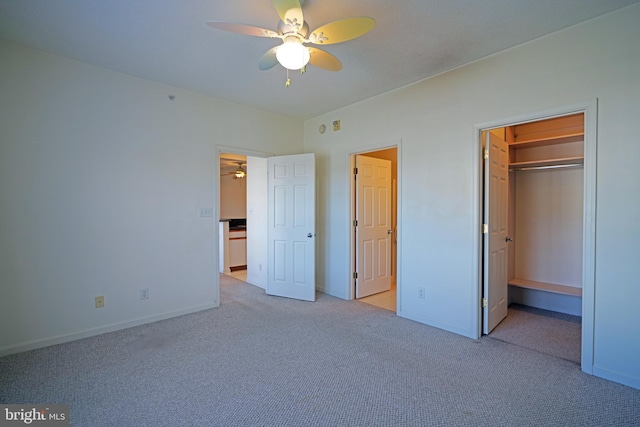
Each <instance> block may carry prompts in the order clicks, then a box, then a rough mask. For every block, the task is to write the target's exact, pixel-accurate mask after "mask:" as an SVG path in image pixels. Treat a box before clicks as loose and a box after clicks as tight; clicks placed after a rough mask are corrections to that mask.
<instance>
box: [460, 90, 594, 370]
mask: <svg viewBox="0 0 640 427" xmlns="http://www.w3.org/2000/svg"><path fill="white" fill-rule="evenodd" d="M581 112H582V113H584V204H583V241H582V360H581V367H582V371H583V372H586V373H588V374H593V350H594V343H593V337H594V320H595V319H594V316H595V313H594V311H595V255H596V252H595V245H596V241H595V238H596V156H597V150H596V147H597V123H598V118H597V117H598V116H597V115H598V100H597V99H594V100H592V101H587V102H583V103H579V104H575V105H568V106H564V107H558V108H553V109H549V110H544V111H539V112H535V113H529V114H524V115H521V116H516V117H511V118H505V119H500V120H495V121H492V122H487V123H481V124H477V125H475V126H474V127H473V138H472V141H473V146H472V162H473V164H472V168H473V171H474V173H473V176H474V180H475V183H474V197H473V203H474V204H475V206H474V212H475V215H474V223H473V227H474V228H473V229H474V230H477V232H475V233H474V239H475V244H474V251H475V256H474V259H475V260H476V277H477V278H478V284H477V288H476V293H475V294H476V295H475V304H473V305H472V307H473V308H472V310H473V313H472V319H474V321H475V325H474V327H473V330H475V331H476V333H477V337H478V338H479V337H480V336H481V334H482V331H481V327H482V309H481V307H480V302H481V298H482V296H481V295H482V279H483V278H482V231H481V226H482V167H481V162H482V155H481V152H482V139H481V133H482V131H483V130H488V129H492V128H500V127H506V126H512V125H516V124H520V123H526V122H533V121H538V120H544V119H548V118H551V117H558V116H566V115H570V114H575V113H581Z"/></svg>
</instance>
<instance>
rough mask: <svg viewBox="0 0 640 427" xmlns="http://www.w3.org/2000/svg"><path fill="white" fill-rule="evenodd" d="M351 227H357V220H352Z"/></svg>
mask: <svg viewBox="0 0 640 427" xmlns="http://www.w3.org/2000/svg"><path fill="white" fill-rule="evenodd" d="M353 226H354V227H357V226H358V220H357V219H354V220H353Z"/></svg>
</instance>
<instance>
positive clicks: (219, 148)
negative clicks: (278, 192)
mask: <svg viewBox="0 0 640 427" xmlns="http://www.w3.org/2000/svg"><path fill="white" fill-rule="evenodd" d="M215 153H216V156H215V161H214V166H213V172H214V175H213V176H214V185H213V200H214V203H213V206H214V208H213V213H214V215H213V219H214V221H215V223H214V224H213V246H214V255H215V256H214V257H213V258H214V259H213V265H214V267H215V274H214V275H213V292H214V295H215V297H214V298H215V299H214V300H215V301H216V302H217V305H220V253H219V252H220V249H219V247H220V246H219V244H218V242H219V241H220V232H219V229H220V228H219V227H218V224H219V223H220V154H223V153H230V154H240V155H243V156H252V157H264V158H266V157H270V156H273V153H268V152H265V151H255V150H249V149H246V148H240V147H231V146H227V145H216V146H215Z"/></svg>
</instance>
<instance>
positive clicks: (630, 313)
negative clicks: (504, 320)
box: [304, 5, 640, 388]
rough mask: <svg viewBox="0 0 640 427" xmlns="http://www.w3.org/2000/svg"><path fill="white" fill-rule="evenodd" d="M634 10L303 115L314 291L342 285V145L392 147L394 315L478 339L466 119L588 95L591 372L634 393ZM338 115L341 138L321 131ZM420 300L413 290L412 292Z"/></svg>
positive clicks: (474, 158) (638, 291) (471, 154)
mask: <svg viewBox="0 0 640 427" xmlns="http://www.w3.org/2000/svg"><path fill="white" fill-rule="evenodd" d="M638 22H640V5H635V6H631V7H627V8H625V9H622V10H620V11H617V12H614V13H611V14H609V15H605V16H603V17H600V18H597V19H594V20H591V21H589V22H586V23H583V24H580V25H577V26H575V27H572V28H569V29H567V30H564V31H561V32H558V33H555V34H552V35H550V36H547V37H544V38H541V39H538V40H535V41H533V42H530V43H527V44H525V45H522V46H520V47H518V48H514V49H511V50H509V51H506V52H503V53H501V54H499V55H495V56H492V57H490V58H487V59H485V60H482V61H478V62H475V63H473V64H470V65H468V66H465V67H461V68H458V69H456V70H453V71H450V72H447V73H445V74H442V75H439V76H436V77H433V78H431V79H427V80H424V81H422V82H418V83H416V84H414V85H411V86H407V87H405V88H401V89H398V90H395V91H393V92H389V93H386V94H383V95H380V96H377V97H374V98H371V99H368V100H365V101H362V102H359V103H357V104H354V105H352V106H349V107H345V108H343V109H339V110H336V111H332V112H330V113H327V114H324V115H321V116H318V117H316V118H314V119H311V120H308V121H306V122H305V137H304V142H305V149H306V150H307V151H312V152H314V153H316V156H317V158H318V176H319V183H318V194H319V195H320V199H319V201H318V210H319V211H318V217H319V218H320V221H319V224H318V235H319V236H320V238H319V239H318V241H319V248H318V252H319V254H320V259H321V260H322V261H323V262H322V263H320V267H319V272H318V277H319V287H320V289H322V290H324V291H325V292H327V293H330V294H332V295H336V296H338V297H342V298H346V297H347V296H348V290H349V286H350V285H349V283H350V280H349V274H348V272H349V254H348V247H349V244H348V236H349V234H348V233H349V232H348V230H349V208H348V207H349V195H348V189H349V184H348V182H349V181H348V180H349V153H351V152H357V151H370V150H367V148H369V147H371V146H376V145H377V146H384V145H385V144H389V142H391V141H398V140H400V141H401V144H400V158H399V164H400V170H401V176H400V182H399V188H400V194H399V197H400V207H399V208H400V214H399V215H400V220H399V224H400V236H399V239H400V240H399V242H400V245H399V265H398V272H399V288H398V297H399V300H400V306H401V310H400V312H399V314H400V315H401V316H404V317H407V318H410V319H413V320H416V321H419V322H423V323H427V324H430V325H433V326H436V327H439V328H443V329H446V330H449V331H453V332H456V333H459V334H463V335H466V336H469V337H476V336H477V335H478V333H479V327H478V325H479V316H478V312H479V305H478V303H479V297H478V295H479V274H478V271H479V268H478V265H479V258H478V245H477V242H478V239H479V237H478V233H479V229H480V228H479V227H480V221H479V200H478V199H477V193H478V188H479V174H477V171H478V170H479V167H478V163H477V162H478V161H479V160H478V158H479V142H478V135H477V133H476V131H477V126H479V125H482V124H485V123H495V122H497V121H502V120H504V121H505V122H506V123H508V122H509V121H511V119H513V118H516V117H518V116H522V115H531V114H534V113H538V112H544V111H548V110H551V109H558V108H560V107H565V106H566V107H568V106H573V105H577V104H580V105H584V103H587V102H591V103H593V102H594V101H596V100H597V104H598V111H597V113H598V117H597V144H598V147H597V184H596V191H597V195H596V196H597V208H596V218H595V223H596V231H595V233H596V238H595V241H596V242H597V244H596V248H595V253H596V265H595V288H593V289H594V292H595V294H594V295H593V298H592V301H595V302H594V309H593V311H592V312H590V313H585V316H586V317H585V319H587V320H586V322H587V323H590V324H591V325H587V326H593V327H592V328H591V330H592V331H595V332H594V335H593V341H592V342H591V343H587V345H589V346H590V347H589V351H590V354H591V355H592V356H593V359H592V363H591V364H590V366H587V367H586V369H587V370H588V371H591V372H593V373H595V374H597V375H600V376H603V377H606V378H610V379H614V380H616V381H620V382H624V383H626V384H630V385H633V386H635V387H639V388H640V365H639V364H638V363H637V361H638V360H640V330H639V329H638V326H637V325H640V310H638V309H637V301H639V300H640V286H637V283H638V277H640V264H639V263H638V262H637V260H638V259H640V245H638V241H640V228H639V224H640V222H639V221H638V218H640V198H639V197H637V196H636V195H637V194H640V168H638V167H637V165H638V164H639V163H640V143H639V142H638V141H639V139H638V138H639V135H640V121H639V120H638V117H640V73H638V70H639V69H640V43H638V42H637V41H638V40H640V26H639V25H638ZM333 120H341V124H342V129H341V130H340V131H338V132H331V131H329V132H326V133H325V134H324V135H321V134H319V133H318V132H317V129H318V126H319V125H321V124H323V123H325V124H326V123H331V122H332V121H333ZM421 287H424V288H425V289H426V297H425V298H423V299H421V298H418V293H419V288H421Z"/></svg>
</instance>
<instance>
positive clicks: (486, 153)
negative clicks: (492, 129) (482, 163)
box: [482, 148, 489, 159]
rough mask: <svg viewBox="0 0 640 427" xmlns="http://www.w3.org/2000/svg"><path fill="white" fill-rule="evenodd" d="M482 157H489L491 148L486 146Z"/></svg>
mask: <svg viewBox="0 0 640 427" xmlns="http://www.w3.org/2000/svg"><path fill="white" fill-rule="evenodd" d="M482 157H484V158H485V159H488V158H489V150H487V149H486V148H484V149H483V150H482Z"/></svg>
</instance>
